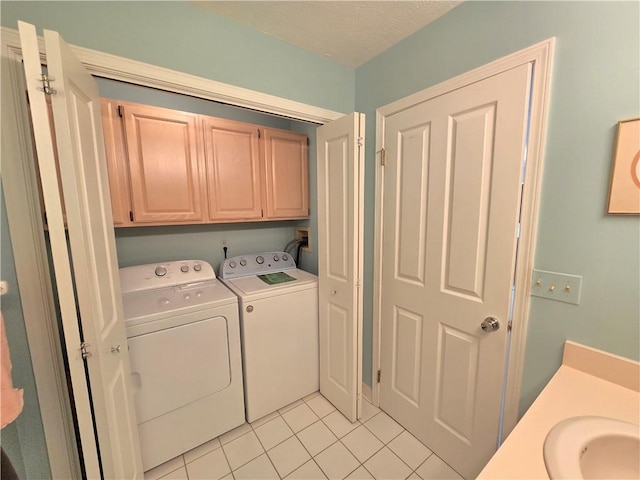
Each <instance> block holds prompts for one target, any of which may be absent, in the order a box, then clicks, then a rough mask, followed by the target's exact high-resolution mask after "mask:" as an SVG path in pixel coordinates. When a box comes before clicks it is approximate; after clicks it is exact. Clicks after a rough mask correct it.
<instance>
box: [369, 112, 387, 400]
mask: <svg viewBox="0 0 640 480" xmlns="http://www.w3.org/2000/svg"><path fill="white" fill-rule="evenodd" d="M384 132H385V117H384V116H383V115H382V113H381V112H380V109H378V110H377V111H376V151H375V152H374V158H375V166H376V170H375V175H376V186H375V189H376V193H375V196H376V197H375V207H374V208H375V211H374V218H375V224H374V243H373V262H374V264H373V326H372V346H371V352H372V357H373V358H372V364H373V365H372V369H371V385H372V386H373V387H372V393H373V396H372V402H371V403H373V405H374V406H376V407H379V406H380V384H379V383H378V379H377V373H378V370H380V362H381V360H380V357H381V351H380V340H381V335H382V331H381V327H382V324H381V320H380V319H381V316H382V232H383V215H382V206H383V202H384V188H383V187H384V167H383V166H382V156H381V150H382V148H383V147H384Z"/></svg>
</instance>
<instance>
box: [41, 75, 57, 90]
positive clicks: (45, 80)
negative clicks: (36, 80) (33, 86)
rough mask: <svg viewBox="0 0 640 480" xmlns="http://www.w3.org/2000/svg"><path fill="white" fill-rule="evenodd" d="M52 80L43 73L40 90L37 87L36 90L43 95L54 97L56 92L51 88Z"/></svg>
mask: <svg viewBox="0 0 640 480" xmlns="http://www.w3.org/2000/svg"><path fill="white" fill-rule="evenodd" d="M54 80H55V78H53V77H50V76H49V75H45V74H44V73H43V74H42V78H41V79H40V81H41V82H42V88H40V87H38V90H40V91H41V92H44V94H45V95H55V94H56V93H58V91H57V90H54V89H53V88H51V82H52V81H54Z"/></svg>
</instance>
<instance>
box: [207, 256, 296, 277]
mask: <svg viewBox="0 0 640 480" xmlns="http://www.w3.org/2000/svg"><path fill="white" fill-rule="evenodd" d="M293 268H296V262H295V260H294V259H293V257H292V256H291V255H289V254H288V253H286V252H265V253H255V254H251V255H239V256H237V257H231V258H228V259H226V260H225V261H224V262H222V263H221V264H220V271H219V272H218V276H219V277H220V278H223V279H229V278H238V277H246V276H248V275H262V274H264V273H274V272H282V271H283V270H291V269H293Z"/></svg>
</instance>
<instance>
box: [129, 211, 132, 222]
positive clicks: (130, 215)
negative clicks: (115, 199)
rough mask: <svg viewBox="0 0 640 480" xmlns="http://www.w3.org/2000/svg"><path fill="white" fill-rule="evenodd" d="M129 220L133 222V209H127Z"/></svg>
mask: <svg viewBox="0 0 640 480" xmlns="http://www.w3.org/2000/svg"><path fill="white" fill-rule="evenodd" d="M129 220H131V221H132V222H133V210H129Z"/></svg>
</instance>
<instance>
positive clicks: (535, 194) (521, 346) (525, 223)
mask: <svg viewBox="0 0 640 480" xmlns="http://www.w3.org/2000/svg"><path fill="white" fill-rule="evenodd" d="M554 46H555V38H554V37H552V38H549V39H547V40H545V41H543V42H540V43H537V44H535V45H532V46H531V47H528V48H525V49H523V50H520V51H518V52H515V53H513V54H511V55H508V56H506V57H503V58H500V59H498V60H495V61H493V62H491V63H489V64H487V65H484V66H481V67H479V68H476V69H474V70H471V71H469V72H466V73H463V74H461V75H459V76H457V77H454V78H452V79H450V80H447V81H445V82H442V83H439V84H438V85H435V86H433V87H430V88H427V89H425V90H422V91H420V92H417V93H414V94H412V95H409V96H408V97H405V98H402V99H400V100H397V101H395V102H392V103H390V104H388V105H384V106H382V107H380V108H378V109H377V112H376V114H377V117H376V152H378V151H379V150H380V149H381V148H383V147H384V128H385V127H384V125H385V119H386V117H388V116H390V115H393V114H394V113H398V112H400V111H402V110H405V109H407V108H410V107H412V106H413V105H416V104H418V103H422V102H426V101H428V100H429V99H431V98H434V97H436V96H439V95H443V94H445V93H447V92H450V91H452V90H455V89H458V88H462V87H464V86H466V85H468V84H470V83H474V82H478V81H481V80H483V79H484V78H487V77H490V76H493V75H497V74H499V73H501V72H503V71H505V70H510V69H512V68H515V67H517V66H519V65H522V64H525V63H530V62H533V64H534V70H533V82H532V84H533V87H532V92H531V93H532V101H531V118H530V131H529V144H528V156H527V169H526V173H525V188H524V194H523V199H522V228H521V232H520V244H519V247H518V254H517V258H516V265H517V269H516V276H515V285H516V297H515V303H514V322H513V329H512V331H511V347H510V354H509V365H508V370H507V385H506V398H505V406H504V424H503V428H502V434H503V438H506V436H507V435H508V434H509V433H510V432H511V430H513V427H514V426H515V424H516V423H517V421H518V408H519V404H520V393H521V387H522V375H523V367H524V354H525V344H526V336H527V326H528V322H529V304H530V295H529V292H530V289H531V272H532V269H533V261H534V254H535V241H536V234H537V218H538V208H539V204H540V192H541V184H542V165H543V157H544V151H545V144H546V131H547V118H548V111H549V99H550V89H551V75H552V66H553V53H554ZM383 185H384V167H382V166H380V162H379V161H378V157H377V154H376V193H375V196H376V202H375V222H376V224H375V225H376V226H375V240H374V241H375V245H374V294H373V296H374V302H375V303H374V306H373V307H374V311H373V372H374V376H375V372H377V371H378V369H379V368H380V340H381V339H380V326H381V318H380V315H381V305H380V302H381V292H382V283H381V282H382V255H381V253H382V242H383V238H382V221H383V215H382V204H383V195H384V189H383ZM373 380H374V379H372V385H373V399H374V405H376V406H379V395H380V392H379V390H380V386H379V384H377V383H375V382H374V381H373Z"/></svg>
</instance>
